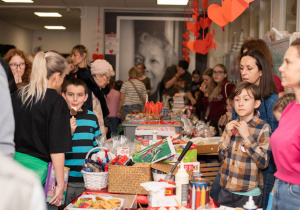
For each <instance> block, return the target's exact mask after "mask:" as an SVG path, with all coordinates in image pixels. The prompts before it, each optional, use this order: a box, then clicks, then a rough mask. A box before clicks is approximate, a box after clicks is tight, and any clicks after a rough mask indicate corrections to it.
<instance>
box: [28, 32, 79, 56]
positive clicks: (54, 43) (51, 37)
mask: <svg viewBox="0 0 300 210" xmlns="http://www.w3.org/2000/svg"><path fill="white" fill-rule="evenodd" d="M39 38H40V39H41V40H39ZM77 44H80V32H79V31H78V32H67V31H35V32H34V33H33V42H32V45H31V51H32V52H33V53H35V52H34V49H35V48H36V47H38V46H41V49H42V51H48V50H56V51H57V52H59V53H70V51H71V49H72V48H73V47H74V46H75V45H77Z"/></svg>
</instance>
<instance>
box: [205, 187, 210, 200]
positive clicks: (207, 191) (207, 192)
mask: <svg viewBox="0 0 300 210" xmlns="http://www.w3.org/2000/svg"><path fill="white" fill-rule="evenodd" d="M205 198H206V199H205V204H207V203H209V190H208V186H207V187H206V197H205Z"/></svg>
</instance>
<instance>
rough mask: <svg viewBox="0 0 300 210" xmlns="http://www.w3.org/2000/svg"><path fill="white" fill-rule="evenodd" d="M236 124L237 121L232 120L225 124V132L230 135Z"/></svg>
mask: <svg viewBox="0 0 300 210" xmlns="http://www.w3.org/2000/svg"><path fill="white" fill-rule="evenodd" d="M238 124H239V123H238V122H237V121H235V120H233V121H231V122H229V123H228V124H227V125H226V130H227V131H226V133H227V135H228V136H230V137H231V136H232V133H233V131H234V130H235V129H236V127H237V126H238Z"/></svg>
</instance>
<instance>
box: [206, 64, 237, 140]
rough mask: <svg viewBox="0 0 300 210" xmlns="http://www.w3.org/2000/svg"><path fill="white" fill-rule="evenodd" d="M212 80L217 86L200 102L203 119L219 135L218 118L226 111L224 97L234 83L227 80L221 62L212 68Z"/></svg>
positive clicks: (229, 92)
mask: <svg viewBox="0 0 300 210" xmlns="http://www.w3.org/2000/svg"><path fill="white" fill-rule="evenodd" d="M213 80H214V82H215V83H216V84H217V86H216V87H214V88H213V89H212V90H211V92H210V93H208V97H204V98H203V99H202V103H203V106H204V119H205V121H206V122H209V124H210V126H213V127H214V128H215V130H216V136H219V135H220V134H219V129H218V120H219V119H220V117H221V116H222V115H224V114H225V113H226V98H227V97H229V95H230V94H231V91H232V90H233V88H234V86H235V85H234V84H232V83H231V82H229V81H228V80H227V70H226V67H225V66H224V65H223V64H217V65H216V66H215V67H214V68H213Z"/></svg>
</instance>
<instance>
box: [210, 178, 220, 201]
mask: <svg viewBox="0 0 300 210" xmlns="http://www.w3.org/2000/svg"><path fill="white" fill-rule="evenodd" d="M220 178H221V174H220V173H218V174H217V176H216V178H215V180H214V182H213V183H212V186H211V190H210V197H212V198H213V199H214V200H215V201H217V202H218V198H219V192H220V190H221V186H220Z"/></svg>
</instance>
